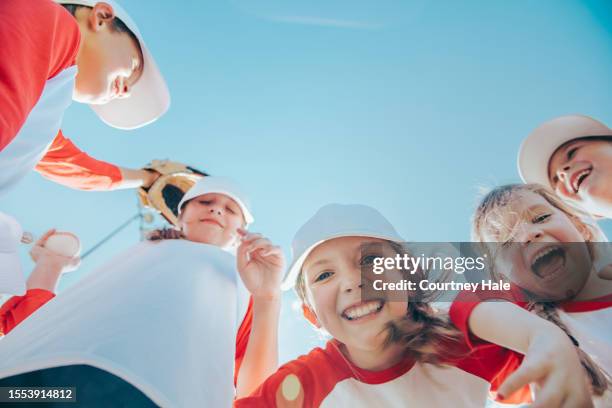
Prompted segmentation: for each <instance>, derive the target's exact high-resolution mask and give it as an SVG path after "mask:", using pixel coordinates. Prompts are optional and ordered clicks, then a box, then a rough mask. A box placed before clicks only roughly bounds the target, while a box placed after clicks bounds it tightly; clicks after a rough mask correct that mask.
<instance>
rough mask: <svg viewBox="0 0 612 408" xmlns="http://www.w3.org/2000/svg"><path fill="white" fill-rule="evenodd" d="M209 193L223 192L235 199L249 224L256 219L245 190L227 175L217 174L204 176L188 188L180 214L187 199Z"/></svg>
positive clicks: (179, 207)
mask: <svg viewBox="0 0 612 408" xmlns="http://www.w3.org/2000/svg"><path fill="white" fill-rule="evenodd" d="M209 193H217V194H223V195H226V196H228V197H229V198H231V199H232V200H234V201H235V202H236V204H238V206H239V207H240V209H241V210H242V214H243V215H244V221H245V222H246V224H247V225H248V224H252V223H253V221H255V219H254V218H253V215H252V213H251V205H250V203H249V200H248V197H247V195H246V194H245V193H244V191H242V189H241V188H240V187H239V186H238V185H237V184H236V183H235V182H234V181H233V180H231V179H228V178H226V177H217V176H205V177H202V178H201V179H199V180H198V181H197V182H196V183H195V184H194V185H193V187H191V188H190V189H189V190H187V192H186V193H185V195H184V196H183V198H182V199H181V202H180V203H179V205H178V211H179V214H180V213H181V211H182V209H183V205H184V204H185V203H187V201H189V200H191V199H192V198H195V197H198V196H201V195H204V194H209Z"/></svg>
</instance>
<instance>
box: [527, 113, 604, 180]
mask: <svg viewBox="0 0 612 408" xmlns="http://www.w3.org/2000/svg"><path fill="white" fill-rule="evenodd" d="M592 136H612V129H610V128H609V127H607V126H606V125H604V124H603V123H601V122H599V121H597V120H595V119H593V118H591V117H588V116H585V115H567V116H559V117H557V118H554V119H552V120H549V121H548V122H544V123H543V124H541V125H540V126H538V127H537V128H536V129H535V130H534V131H533V132H531V134H530V135H529V136H527V138H526V139H525V140H524V141H523V143H522V144H521V147H520V149H519V153H518V160H517V161H518V163H517V164H518V170H519V174H520V175H521V178H522V179H523V181H524V182H525V183H538V184H542V185H545V186H550V181H549V178H548V164H549V162H550V159H551V157H552V155H553V154H554V153H555V152H556V151H557V149H558V148H559V147H561V146H563V145H564V144H565V143H567V142H569V141H571V140H574V139H578V138H581V137H592Z"/></svg>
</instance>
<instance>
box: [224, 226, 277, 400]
mask: <svg viewBox="0 0 612 408" xmlns="http://www.w3.org/2000/svg"><path fill="white" fill-rule="evenodd" d="M242 234H243V240H242V243H241V245H240V246H239V248H238V251H237V262H238V271H239V272H240V277H241V278H242V281H243V282H244V285H245V286H246V288H247V289H248V290H249V292H251V295H252V297H253V325H252V327H251V334H250V335H249V340H248V344H247V347H246V352H245V354H244V358H243V359H242V364H241V365H240V371H239V372H238V377H237V381H236V398H241V397H245V396H248V395H249V394H251V393H252V392H253V391H255V390H256V389H257V387H259V386H260V385H261V384H262V383H263V382H264V380H265V379H266V378H268V377H269V376H270V375H271V374H273V373H274V372H275V371H276V370H277V368H278V324H279V315H280V304H281V301H280V297H281V294H280V280H281V276H282V271H283V269H284V266H285V260H284V256H283V253H282V250H281V249H280V248H279V247H277V246H274V245H272V243H271V242H270V241H269V240H268V239H266V238H264V237H262V236H261V235H259V234H249V233H246V231H242Z"/></svg>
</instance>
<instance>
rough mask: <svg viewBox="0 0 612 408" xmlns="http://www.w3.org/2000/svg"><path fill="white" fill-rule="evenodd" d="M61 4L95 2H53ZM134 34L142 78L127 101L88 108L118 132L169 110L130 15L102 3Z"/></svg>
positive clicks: (158, 76) (158, 77) (166, 95)
mask: <svg viewBox="0 0 612 408" xmlns="http://www.w3.org/2000/svg"><path fill="white" fill-rule="evenodd" d="M55 1H56V2H57V3H60V4H76V5H81V6H88V7H93V6H95V5H96V3H99V1H97V0H55ZM103 1H104V3H108V4H109V5H110V6H111V7H112V8H113V10H114V12H115V17H116V18H118V19H120V20H121V21H123V23H125V25H126V26H127V27H128V28H129V29H130V31H132V32H133V33H134V35H135V36H136V38H138V42H139V43H140V48H141V49H142V55H143V58H144V66H143V70H142V75H141V76H140V78H139V79H138V82H136V84H134V86H133V87H132V89H131V91H130V97H129V98H121V99H113V100H112V101H110V102H108V103H106V104H104V105H89V106H90V107H91V108H92V109H93V110H94V112H96V114H97V115H98V116H99V117H100V119H102V121H103V122H105V123H106V124H108V125H110V126H112V127H115V128H119V129H126V130H127V129H136V128H139V127H142V126H145V125H148V124H149V123H151V122H153V121H155V120H156V119H158V118H159V117H161V116H162V115H163V114H164V113H166V111H167V110H168V108H169V107H170V92H168V87H167V85H166V82H165V81H164V78H163V76H162V74H161V72H160V71H159V68H157V64H155V60H154V59H153V56H152V55H151V53H150V52H149V49H148V48H147V46H146V44H145V42H144V39H143V37H142V34H140V30H138V26H137V25H136V23H135V22H134V21H133V20H132V19H131V17H130V16H129V14H128V13H127V12H126V11H125V10H124V9H123V8H122V7H121V6H120V5H119V4H117V3H116V2H115V1H113V0H103Z"/></svg>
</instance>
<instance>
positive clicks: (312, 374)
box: [234, 341, 351, 408]
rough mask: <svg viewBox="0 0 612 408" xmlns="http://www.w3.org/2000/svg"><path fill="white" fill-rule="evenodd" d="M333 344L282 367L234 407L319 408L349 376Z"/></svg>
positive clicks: (237, 401) (330, 343) (343, 361)
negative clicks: (339, 383) (334, 350)
mask: <svg viewBox="0 0 612 408" xmlns="http://www.w3.org/2000/svg"><path fill="white" fill-rule="evenodd" d="M332 342H333V341H330V342H328V344H327V347H326V348H325V349H321V348H315V349H313V350H312V351H310V353H308V354H307V355H305V356H300V357H299V358H297V359H296V360H293V361H290V362H288V363H287V364H285V365H283V366H282V367H281V368H279V369H278V371H277V372H276V373H274V374H272V375H271V376H270V377H268V379H267V380H266V381H264V383H263V384H262V385H261V386H260V387H259V388H258V389H257V390H255V391H254V392H253V393H252V394H251V395H249V396H248V397H246V398H240V399H238V400H236V401H235V402H234V406H235V407H240V408H244V407H278V408H289V407H291V408H297V407H304V408H306V407H318V406H319V405H321V403H322V401H323V400H324V399H325V397H326V396H327V395H328V394H329V393H330V392H331V391H332V390H333V389H334V387H335V386H336V384H338V382H340V381H342V380H343V379H345V378H349V377H350V376H351V371H350V369H348V368H347V365H346V363H345V360H344V359H343V358H341V357H334V356H335V355H336V354H337V353H340V352H339V351H338V352H337V353H334V352H333V351H332V350H331V348H333V347H334V345H333V344H332Z"/></svg>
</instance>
